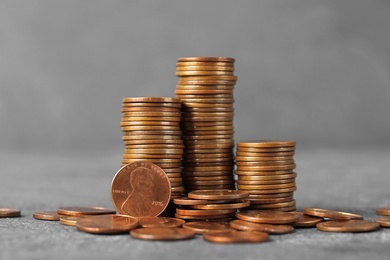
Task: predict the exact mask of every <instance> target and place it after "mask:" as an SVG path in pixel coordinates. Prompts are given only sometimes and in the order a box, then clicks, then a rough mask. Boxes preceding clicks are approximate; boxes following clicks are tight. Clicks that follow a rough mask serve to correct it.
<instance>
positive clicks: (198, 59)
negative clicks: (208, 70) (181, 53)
mask: <svg viewBox="0 0 390 260" xmlns="http://www.w3.org/2000/svg"><path fill="white" fill-rule="evenodd" d="M177 62H231V63H233V62H235V59H234V58H229V57H180V58H178V59H177Z"/></svg>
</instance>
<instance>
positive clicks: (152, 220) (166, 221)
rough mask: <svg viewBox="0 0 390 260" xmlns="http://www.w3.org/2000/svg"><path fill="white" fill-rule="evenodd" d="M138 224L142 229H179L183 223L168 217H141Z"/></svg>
mask: <svg viewBox="0 0 390 260" xmlns="http://www.w3.org/2000/svg"><path fill="white" fill-rule="evenodd" d="M138 221H139V224H140V226H141V227H144V228H152V227H181V226H182V225H183V224H184V223H185V221H184V220H182V219H178V218H170V217H141V218H138Z"/></svg>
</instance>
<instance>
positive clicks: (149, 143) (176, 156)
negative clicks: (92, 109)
mask: <svg viewBox="0 0 390 260" xmlns="http://www.w3.org/2000/svg"><path fill="white" fill-rule="evenodd" d="M180 108H181V103H180V100H179V99H177V98H172V97H134V98H124V99H123V104H122V120H121V123H120V125H121V129H122V131H123V137H122V139H123V141H124V144H125V149H124V153H123V160H122V166H123V165H126V164H129V163H132V162H136V161H149V162H152V163H154V164H156V165H158V166H160V167H161V168H162V169H163V170H164V171H165V173H166V174H167V175H168V178H169V180H170V183H171V203H170V204H169V205H168V207H167V208H166V210H165V211H164V212H163V213H162V214H161V215H162V216H172V215H173V214H174V212H175V207H174V204H173V203H172V200H173V199H174V198H179V197H180V195H181V193H182V192H183V191H184V188H183V186H182V178H181V157H182V154H183V147H184V145H183V140H182V138H181V129H180V115H181V114H180Z"/></svg>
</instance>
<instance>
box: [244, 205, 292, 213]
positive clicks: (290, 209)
mask: <svg viewBox="0 0 390 260" xmlns="http://www.w3.org/2000/svg"><path fill="white" fill-rule="evenodd" d="M248 210H261V211H280V212H289V213H290V212H292V211H296V210H297V207H296V206H291V207H282V208H277V209H257V208H256V205H254V206H250V207H248Z"/></svg>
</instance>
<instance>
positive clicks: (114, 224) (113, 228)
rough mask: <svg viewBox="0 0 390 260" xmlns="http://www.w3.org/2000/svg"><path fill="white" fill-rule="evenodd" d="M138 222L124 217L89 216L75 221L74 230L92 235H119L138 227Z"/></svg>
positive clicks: (132, 218)
mask: <svg viewBox="0 0 390 260" xmlns="http://www.w3.org/2000/svg"><path fill="white" fill-rule="evenodd" d="M138 225H139V223H138V220H137V219H136V218H134V217H130V216H126V215H115V214H113V215H111V214H110V215H99V216H89V217H85V218H81V219H78V220H77V223H76V228H77V229H78V230H80V231H83V232H87V233H93V234H119V233H125V232H128V231H130V230H131V229H134V228H136V227H138Z"/></svg>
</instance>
